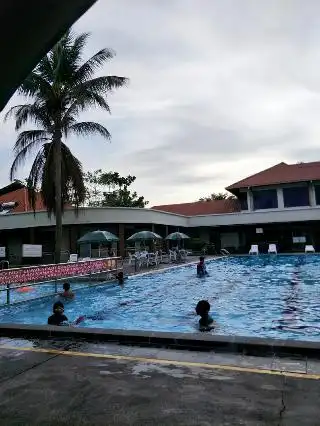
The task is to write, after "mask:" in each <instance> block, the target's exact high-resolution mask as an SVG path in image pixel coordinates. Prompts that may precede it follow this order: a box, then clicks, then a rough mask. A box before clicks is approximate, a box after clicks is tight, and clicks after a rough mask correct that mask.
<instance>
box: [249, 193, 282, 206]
mask: <svg viewBox="0 0 320 426" xmlns="http://www.w3.org/2000/svg"><path fill="white" fill-rule="evenodd" d="M252 196H253V208H254V210H260V209H277V208H278V198H277V190H276V189H264V190H260V191H252Z"/></svg>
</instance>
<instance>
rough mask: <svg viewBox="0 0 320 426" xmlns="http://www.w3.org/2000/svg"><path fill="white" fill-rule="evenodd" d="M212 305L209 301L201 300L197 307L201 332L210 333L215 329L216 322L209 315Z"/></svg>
mask: <svg viewBox="0 0 320 426" xmlns="http://www.w3.org/2000/svg"><path fill="white" fill-rule="evenodd" d="M210 307H211V306H210V303H209V302H208V301H207V300H200V301H199V302H198V303H197V306H196V314H197V315H199V316H200V320H199V330H200V331H210V330H212V329H213V328H214V320H213V318H212V317H211V316H210V315H209V312H210Z"/></svg>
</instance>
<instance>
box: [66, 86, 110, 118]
mask: <svg viewBox="0 0 320 426" xmlns="http://www.w3.org/2000/svg"><path fill="white" fill-rule="evenodd" d="M92 107H99V108H101V109H104V110H105V111H107V112H108V113H109V114H110V107H109V105H108V102H107V101H106V99H105V98H104V97H103V96H102V95H100V94H98V93H95V92H90V91H82V92H81V93H79V95H78V96H77V98H76V99H75V100H74V102H73V103H72V104H71V105H70V107H69V109H68V110H67V111H66V113H65V117H69V116H72V117H76V116H77V115H78V114H79V113H80V112H82V111H84V110H85V109H87V108H92ZM68 120H69V118H68Z"/></svg>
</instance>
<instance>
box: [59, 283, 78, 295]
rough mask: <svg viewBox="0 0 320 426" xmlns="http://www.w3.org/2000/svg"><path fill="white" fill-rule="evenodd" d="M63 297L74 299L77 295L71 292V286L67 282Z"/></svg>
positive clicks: (64, 285) (64, 286)
mask: <svg viewBox="0 0 320 426" xmlns="http://www.w3.org/2000/svg"><path fill="white" fill-rule="evenodd" d="M60 296H61V297H64V298H65V299H73V298H74V296H75V294H74V292H73V291H72V290H71V287H70V284H69V283H67V282H65V283H64V284H63V293H60Z"/></svg>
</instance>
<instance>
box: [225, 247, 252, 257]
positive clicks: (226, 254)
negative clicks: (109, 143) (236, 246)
mask: <svg viewBox="0 0 320 426" xmlns="http://www.w3.org/2000/svg"><path fill="white" fill-rule="evenodd" d="M220 253H221V254H222V256H230V252H229V251H228V250H227V249H224V248H223V249H221V250H220ZM249 254H250V252H249ZM258 254H259V251H258Z"/></svg>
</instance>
